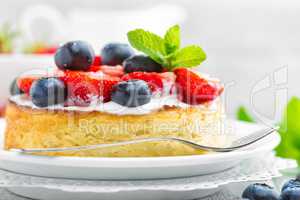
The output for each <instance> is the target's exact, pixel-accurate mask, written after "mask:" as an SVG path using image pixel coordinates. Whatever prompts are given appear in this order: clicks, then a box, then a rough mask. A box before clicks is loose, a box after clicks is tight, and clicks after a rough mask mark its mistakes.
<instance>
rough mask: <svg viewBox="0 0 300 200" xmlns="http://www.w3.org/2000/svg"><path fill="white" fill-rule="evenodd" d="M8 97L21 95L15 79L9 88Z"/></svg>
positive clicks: (21, 92)
mask: <svg viewBox="0 0 300 200" xmlns="http://www.w3.org/2000/svg"><path fill="white" fill-rule="evenodd" d="M9 92H10V95H18V94H23V93H24V92H23V91H22V90H20V88H19V87H18V85H17V78H15V79H14V80H13V81H12V82H11V84H10V88H9Z"/></svg>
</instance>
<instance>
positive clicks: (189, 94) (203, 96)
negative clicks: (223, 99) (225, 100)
mask: <svg viewBox="0 0 300 200" xmlns="http://www.w3.org/2000/svg"><path fill="white" fill-rule="evenodd" d="M174 73H175V74H176V89H177V93H178V94H177V95H178V98H179V100H181V101H183V102H185V103H188V104H192V105H197V104H203V103H206V102H209V101H212V100H214V99H215V98H216V97H217V96H219V95H220V90H219V87H218V86H217V84H216V83H213V82H209V81H207V80H206V79H204V78H201V77H200V76H199V75H198V74H196V73H194V72H192V71H190V70H188V69H186V68H178V69H175V70H174Z"/></svg>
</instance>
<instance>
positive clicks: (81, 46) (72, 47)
mask: <svg viewBox="0 0 300 200" xmlns="http://www.w3.org/2000/svg"><path fill="white" fill-rule="evenodd" d="M94 57H95V53H94V50H93V48H92V47H91V45H89V44H88V43H87V42H84V41H72V42H68V43H66V44H64V45H63V46H61V47H60V48H59V49H58V50H57V51H56V53H55V64H56V65H57V67H58V68H59V69H61V70H66V69H68V70H88V69H89V67H90V66H91V65H92V63H93V61H94Z"/></svg>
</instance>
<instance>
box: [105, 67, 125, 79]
mask: <svg viewBox="0 0 300 200" xmlns="http://www.w3.org/2000/svg"><path fill="white" fill-rule="evenodd" d="M101 71H102V72H103V73H104V74H106V75H109V76H116V77H122V76H123V75H124V67H123V66H121V65H117V66H107V65H102V66H101Z"/></svg>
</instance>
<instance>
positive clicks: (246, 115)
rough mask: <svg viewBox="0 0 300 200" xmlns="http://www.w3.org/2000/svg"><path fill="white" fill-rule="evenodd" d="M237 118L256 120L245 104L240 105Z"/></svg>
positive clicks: (249, 120)
mask: <svg viewBox="0 0 300 200" xmlns="http://www.w3.org/2000/svg"><path fill="white" fill-rule="evenodd" d="M236 118H237V119H238V120H240V121H245V122H255V121H254V119H253V117H252V116H251V115H250V114H249V112H248V110H247V109H246V108H245V107H244V106H240V107H239V108H238V111H237V113H236Z"/></svg>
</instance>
